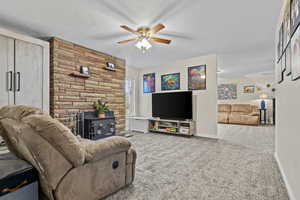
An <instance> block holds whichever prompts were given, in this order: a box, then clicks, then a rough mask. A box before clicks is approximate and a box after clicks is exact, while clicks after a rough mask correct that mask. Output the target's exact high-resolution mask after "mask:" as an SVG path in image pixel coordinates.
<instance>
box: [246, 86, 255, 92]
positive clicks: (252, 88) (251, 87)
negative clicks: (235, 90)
mask: <svg viewBox="0 0 300 200" xmlns="http://www.w3.org/2000/svg"><path fill="white" fill-rule="evenodd" d="M254 92H255V86H254V85H247V86H244V93H246V94H253V93H254Z"/></svg>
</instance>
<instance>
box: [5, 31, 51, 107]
mask: <svg viewBox="0 0 300 200" xmlns="http://www.w3.org/2000/svg"><path fill="white" fill-rule="evenodd" d="M12 104H16V105H29V106H34V107H37V108H40V109H42V110H43V111H45V112H49V44H48V42H46V41H42V40H38V39H35V38H31V37H27V36H23V35H20V34H16V33H13V32H10V31H7V30H2V29H0V106H4V105H12Z"/></svg>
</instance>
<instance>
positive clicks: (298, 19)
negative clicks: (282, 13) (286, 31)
mask: <svg viewBox="0 0 300 200" xmlns="http://www.w3.org/2000/svg"><path fill="white" fill-rule="evenodd" d="M299 23H300V0H292V4H291V35H293V33H295V31H296V29H297V27H298V25H299Z"/></svg>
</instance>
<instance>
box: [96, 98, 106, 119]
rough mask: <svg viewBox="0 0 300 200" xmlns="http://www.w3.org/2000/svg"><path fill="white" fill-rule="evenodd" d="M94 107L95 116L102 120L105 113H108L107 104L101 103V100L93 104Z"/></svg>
mask: <svg viewBox="0 0 300 200" xmlns="http://www.w3.org/2000/svg"><path fill="white" fill-rule="evenodd" d="M94 107H95V109H96V113H97V116H98V117H99V118H100V119H102V118H105V112H108V111H109V108H108V105H107V102H103V101H101V100H98V101H96V102H95V103H94Z"/></svg>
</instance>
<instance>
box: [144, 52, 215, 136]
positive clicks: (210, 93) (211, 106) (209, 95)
mask: <svg viewBox="0 0 300 200" xmlns="http://www.w3.org/2000/svg"><path fill="white" fill-rule="evenodd" d="M196 65H206V87H207V89H206V90H196V91H193V95H194V100H195V101H196V102H193V106H194V111H193V113H194V120H195V121H196V133H197V135H202V136H208V137H216V136H217V75H216V74H217V73H216V72H217V56H215V55H209V56H202V57H195V58H190V59H186V60H180V61H177V62H174V63H169V64H166V65H163V66H159V67H155V68H146V69H143V70H141V71H140V88H141V89H140V104H139V105H140V106H139V107H140V109H139V111H140V114H141V116H146V117H152V102H151V101H152V95H151V94H144V93H143V74H147V73H153V72H155V73H156V75H155V76H156V80H155V85H156V92H161V75H163V74H169V73H178V72H179V73H180V91H186V90H187V89H188V71H187V70H188V69H187V68H188V67H190V66H196ZM167 92H170V91H167Z"/></svg>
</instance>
